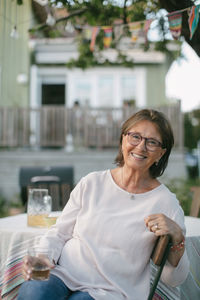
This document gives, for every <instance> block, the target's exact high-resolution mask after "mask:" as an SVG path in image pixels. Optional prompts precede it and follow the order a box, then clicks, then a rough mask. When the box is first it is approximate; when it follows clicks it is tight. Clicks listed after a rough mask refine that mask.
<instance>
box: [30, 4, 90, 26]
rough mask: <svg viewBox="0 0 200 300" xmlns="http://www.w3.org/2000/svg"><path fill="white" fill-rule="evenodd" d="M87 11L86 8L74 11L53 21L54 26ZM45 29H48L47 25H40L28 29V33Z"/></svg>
mask: <svg viewBox="0 0 200 300" xmlns="http://www.w3.org/2000/svg"><path fill="white" fill-rule="evenodd" d="M87 10H88V8H87V7H85V8H82V9H79V10H76V11H74V12H72V13H71V14H70V15H68V16H66V17H62V18H59V19H57V20H55V21H56V24H57V23H59V22H62V21H67V20H69V19H71V18H72V17H75V16H78V15H81V14H83V13H85V12H86V11H87ZM46 27H49V25H48V24H46V23H43V24H40V25H39V26H36V27H34V28H30V29H29V32H35V31H38V30H42V29H44V28H46Z"/></svg>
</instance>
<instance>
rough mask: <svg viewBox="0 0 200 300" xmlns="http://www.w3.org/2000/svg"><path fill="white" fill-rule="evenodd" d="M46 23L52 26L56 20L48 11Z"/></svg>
mask: <svg viewBox="0 0 200 300" xmlns="http://www.w3.org/2000/svg"><path fill="white" fill-rule="evenodd" d="M46 24H47V25H49V26H54V25H55V24H56V20H55V19H54V17H53V16H52V15H51V14H50V13H48V15H47V19H46Z"/></svg>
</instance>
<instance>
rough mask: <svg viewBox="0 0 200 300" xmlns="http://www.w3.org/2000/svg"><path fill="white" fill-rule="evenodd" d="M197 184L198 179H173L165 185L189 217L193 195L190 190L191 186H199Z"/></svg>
mask: <svg viewBox="0 0 200 300" xmlns="http://www.w3.org/2000/svg"><path fill="white" fill-rule="evenodd" d="M199 183H200V182H199V179H193V180H192V179H187V180H184V179H173V180H170V181H169V182H168V183H167V184H166V185H167V186H168V188H169V189H170V191H171V192H172V193H174V194H176V197H177V199H178V200H179V202H180V205H181V207H182V209H183V211H184V214H185V215H186V216H189V214H190V209H191V204H192V197H193V193H192V192H191V190H190V188H191V187H192V186H199Z"/></svg>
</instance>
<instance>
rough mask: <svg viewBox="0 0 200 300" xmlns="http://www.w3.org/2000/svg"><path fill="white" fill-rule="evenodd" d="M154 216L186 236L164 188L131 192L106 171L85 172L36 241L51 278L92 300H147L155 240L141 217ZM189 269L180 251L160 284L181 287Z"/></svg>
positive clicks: (173, 199) (172, 197)
mask: <svg viewBox="0 0 200 300" xmlns="http://www.w3.org/2000/svg"><path fill="white" fill-rule="evenodd" d="M155 213H164V214H165V215H167V216H168V217H169V218H171V219H173V220H175V221H176V222H177V223H178V224H179V225H180V226H181V228H182V229H183V233H185V226H184V214H183V211H182V208H181V207H180V205H179V202H178V201H177V199H176V196H175V195H174V194H172V193H171V192H170V191H169V190H168V188H167V187H166V186H165V185H163V184H161V185H160V186H158V187H156V188H155V189H153V190H151V191H149V192H146V193H142V194H130V193H128V192H127V191H125V190H123V189H121V188H120V187H119V186H118V185H117V184H116V183H115V182H114V180H113V178H112V175H111V172H110V170H105V171H99V172H93V173H90V174H88V175H87V176H85V177H83V178H82V179H81V180H80V182H79V183H78V184H77V185H76V187H75V188H74V190H73V191H72V193H71V196H70V199H69V201H68V203H67V205H66V206H65V208H64V209H63V212H62V214H61V216H60V217H59V218H58V220H57V223H56V225H54V226H52V227H51V228H50V229H49V231H48V232H47V234H46V235H45V236H44V237H43V238H42V240H41V244H42V246H43V247H45V248H51V249H53V250H54V260H55V261H56V262H57V265H56V267H55V269H53V270H52V274H54V275H56V276H58V277H59V278H61V279H62V280H63V281H64V283H65V284H66V285H67V286H68V288H69V289H71V290H81V291H86V292H88V293H89V294H90V295H91V296H92V297H93V298H94V299H96V300H123V299H128V300H141V299H147V297H148V294H149V285H150V264H149V262H150V255H151V252H152V249H153V246H154V244H155V240H156V236H155V235H154V233H152V232H150V231H149V230H148V229H147V228H146V226H145V222H144V219H145V217H147V216H148V215H150V214H155ZM188 269H189V262H188V259H187V255H186V252H185V253H184V255H183V256H182V258H181V260H180V262H179V264H178V266H177V267H176V268H174V267H173V266H171V265H170V263H167V264H166V265H165V267H164V270H163V274H162V280H163V281H164V282H165V283H167V284H169V285H171V286H177V285H180V284H181V283H182V282H183V281H184V280H185V279H186V277H187V273H188Z"/></svg>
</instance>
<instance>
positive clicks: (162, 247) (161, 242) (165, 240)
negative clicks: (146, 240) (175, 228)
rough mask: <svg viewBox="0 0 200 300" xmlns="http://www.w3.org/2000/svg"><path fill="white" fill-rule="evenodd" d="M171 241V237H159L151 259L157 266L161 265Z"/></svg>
mask: <svg viewBox="0 0 200 300" xmlns="http://www.w3.org/2000/svg"><path fill="white" fill-rule="evenodd" d="M170 239H171V238H170V236H169V235H161V236H159V237H158V239H157V241H156V244H155V246H154V249H153V252H152V254H151V259H152V261H153V262H154V264H155V265H157V266H160V265H161V263H162V259H163V256H164V254H165V251H166V249H167V245H168V244H169V242H170Z"/></svg>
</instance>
